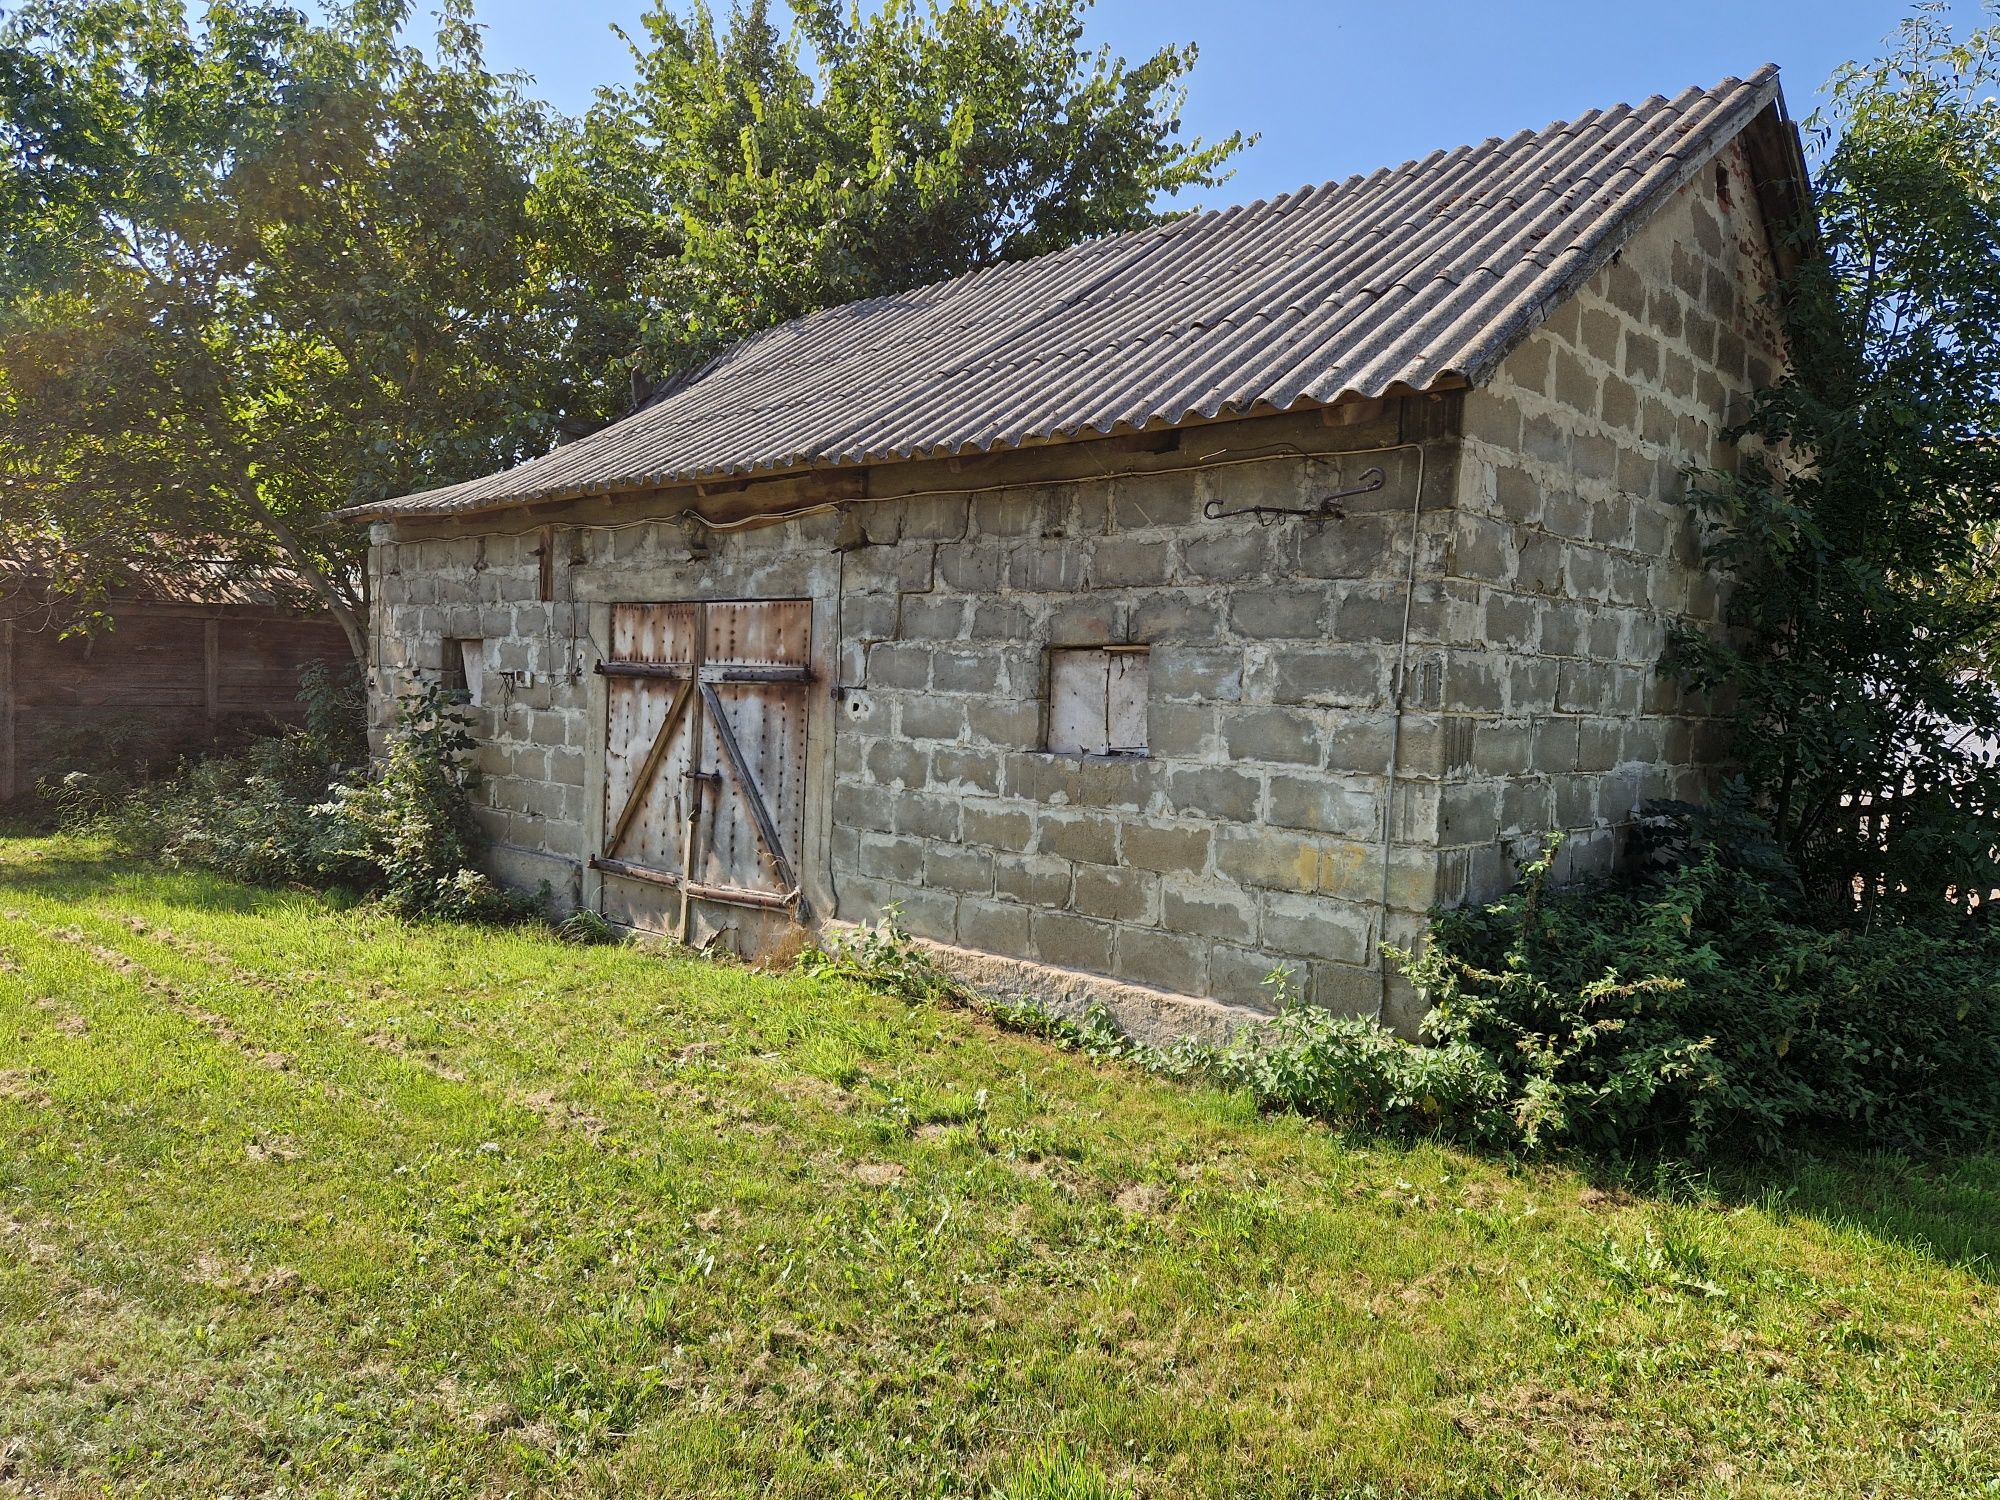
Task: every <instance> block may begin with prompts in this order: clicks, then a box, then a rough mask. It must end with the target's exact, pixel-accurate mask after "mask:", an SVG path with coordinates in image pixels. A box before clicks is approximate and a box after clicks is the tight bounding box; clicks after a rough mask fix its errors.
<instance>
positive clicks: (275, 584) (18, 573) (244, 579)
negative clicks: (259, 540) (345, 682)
mask: <svg viewBox="0 0 2000 1500" xmlns="http://www.w3.org/2000/svg"><path fill="white" fill-rule="evenodd" d="M49 573H50V564H49V561H48V559H47V558H46V557H43V556H40V555H39V554H35V553H29V554H27V555H19V554H17V555H13V556H0V602H4V601H5V599H6V598H7V597H8V596H10V595H12V596H27V597H29V598H32V599H35V600H38V601H39V600H43V599H44V596H45V595H48V594H49V590H48V584H47V579H48V576H49ZM50 597H52V598H55V599H58V600H59V599H60V598H61V597H62V591H61V590H60V589H58V590H56V591H55V592H54V594H53V595H51V596H50ZM113 597H114V598H116V599H122V600H126V601H129V602H132V603H146V604H188V605H198V606H203V607H208V608H213V607H216V606H244V607H250V608H257V609H283V610H295V611H297V610H307V611H317V610H319V609H321V608H323V607H324V606H323V605H322V604H321V603H320V600H319V598H318V596H317V595H315V594H314V593H313V591H312V589H311V587H310V586H309V585H307V583H306V582H305V580H304V579H302V578H300V577H299V575H298V574H297V573H296V572H294V571H293V570H292V569H290V568H287V567H282V566H278V565H256V566H246V565H244V564H242V563H238V562H234V561H232V560H230V559H228V558H225V557H184V558H174V559H171V560H167V559H158V558H155V559H148V560H144V561H139V562H135V563H134V564H132V566H131V568H130V569H129V570H128V572H127V576H126V578H125V580H124V581H123V582H121V583H120V584H119V586H118V587H117V589H116V590H115V591H114V596H113Z"/></svg>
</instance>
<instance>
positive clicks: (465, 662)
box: [438, 640, 486, 708]
mask: <svg viewBox="0 0 2000 1500" xmlns="http://www.w3.org/2000/svg"><path fill="white" fill-rule="evenodd" d="M485 677H486V642H484V641H480V640H459V641H446V642H445V643H444V662H443V666H442V669H441V670H440V671H439V673H438V681H439V683H440V684H441V685H442V686H443V687H444V689H445V690H446V691H447V692H458V693H463V694H465V696H466V700H467V701H468V702H469V703H471V705H472V706H473V707H474V708H478V707H480V706H481V705H482V704H483V703H484V702H485Z"/></svg>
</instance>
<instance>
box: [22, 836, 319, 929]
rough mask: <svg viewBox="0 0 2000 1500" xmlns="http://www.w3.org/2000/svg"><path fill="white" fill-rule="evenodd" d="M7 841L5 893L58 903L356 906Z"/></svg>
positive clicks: (261, 908) (253, 909) (235, 909)
mask: <svg viewBox="0 0 2000 1500" xmlns="http://www.w3.org/2000/svg"><path fill="white" fill-rule="evenodd" d="M6 836H7V835H6V834H5V832H4V831H0V891H18V892H21V893H23V894H27V895H35V896H41V897H45V898H48V899H51V900H58V901H64V900H80V899H85V898H95V899H104V898H106V897H112V898H115V897H117V896H120V895H129V896H133V897H142V898H143V899H145V900H147V901H150V902H155V903H158V904H160V905H164V906H171V907H177V908H180V909H182V910H188V911H207V912H227V913H229V914H231V915H234V916H257V915H259V914H261V913H264V912H269V911H276V910H277V909H279V908H281V907H285V906H289V905H290V904H292V903H294V902H296V901H297V900H298V899H299V897H300V896H301V895H310V896H311V897H312V898H313V899H315V900H320V901H324V902H325V903H326V904H327V906H328V907H329V908H331V909H339V908H342V907H345V906H349V905H352V904H353V901H354V897H353V896H352V895H351V894H349V893H346V892H339V891H335V892H325V891H310V892H308V891H305V890H303V889H297V890H283V889H275V888H269V887H260V886H250V885H243V884H240V883H238V882H237V881H234V880H228V879H225V878H223V877H221V876H217V875H209V874H204V873H202V872H200V871H196V870H171V869H165V868H161V867H158V866H153V867H144V866H141V865H139V864H137V863H135V861H134V859H133V857H132V856H131V855H129V854H122V853H120V852H118V851H116V850H113V849H111V848H109V847H105V846H101V845H96V844H91V843H87V842H82V841H78V842H70V841H67V840H64V841H59V842H55V843H53V844H44V845H43V847H42V848H40V849H37V850H36V851H35V852H34V853H32V854H30V855H28V856H27V857H26V858H21V857H18V856H16V855H13V854H12V852H11V851H9V850H8V849H7V848H6V845H5V843H4V840H5V838H6Z"/></svg>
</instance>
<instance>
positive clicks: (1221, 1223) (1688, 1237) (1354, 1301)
mask: <svg viewBox="0 0 2000 1500" xmlns="http://www.w3.org/2000/svg"><path fill="white" fill-rule="evenodd" d="M0 1046H4V1052H0V1492H4V1493H21V1494H34V1495H71V1494H74V1495H83V1494H91V1495H96V1494H100V1493H107V1492H108V1493H114V1494H148V1495H163V1496H187V1495H209V1494H229V1495H237V1496H244V1495H262V1494H314V1495H319V1494H334V1495H365V1496H377V1495H410V1496H446V1495H479V1496H485V1495H495V1496H497V1495H506V1494H517V1495H518V1494H531V1493H560V1494H562V1495H566V1496H568V1495H606V1496H609V1495H618V1496H632V1495H732V1496H733V1495H742V1496H750V1495H757V1496H808V1495H809V1496H829V1497H850V1496H876V1495H881V1496H903V1495H941V1496H945V1495H964V1496H990V1495H1002V1496H1009V1497H1031V1496H1040V1497H1084V1496H1091V1497H1097V1496H1119V1495H1132V1496H1175V1497H1178V1496H1210V1495H1212V1496H1231V1497H1242V1496H1260V1495H1272V1496H1276V1495H1296V1496H1305V1495H1318V1496H1351V1497H1361V1496H1401V1495H1465V1496H1505V1495H1571V1494H1576V1495H1716V1496H1722V1495H1731V1496H1735V1495H1826V1496H1835V1495H1838V1496H1849V1495H1860V1494H1868V1495H1882V1496H1940V1497H1943V1496H1950V1497H1954V1500H1957V1497H1965V1496H1977V1495H2000V1353H1997V1352H1996V1351H2000V1291H1997V1290H1996V1286H1995V1273H1996V1266H2000V1163H1996V1161H1995V1160H1994V1159H1992V1158H1979V1159H1971V1160H1962V1161H1957V1162H1950V1163H1934V1164H1929V1165H1920V1164H1913V1163H1908V1162H1903V1161H1898V1160H1893V1159H1887V1158H1879V1159H1867V1160H1859V1161H1846V1162H1838V1163H1833V1162H1811V1161H1805V1160H1801V1161H1798V1162H1793V1163H1790V1164H1788V1165H1785V1166H1783V1167H1778V1168H1772V1169H1769V1170H1767V1171H1765V1172H1763V1174H1762V1175H1760V1176H1757V1177H1754V1178H1745V1179H1733V1180H1731V1181H1729V1182H1724V1183H1720V1184H1717V1183H1707V1184H1699V1183H1688V1184H1681V1185H1679V1187H1678V1190H1677V1191H1672V1192H1652V1193H1640V1192H1633V1191H1630V1190H1629V1189H1628V1190H1620V1189H1618V1188H1617V1187H1613V1186H1607V1185H1606V1184H1605V1183H1604V1182H1602V1181H1599V1182H1596V1183H1593V1182H1592V1181H1590V1180H1588V1179H1587V1178H1586V1177H1584V1176H1582V1175H1579V1174H1578V1173H1576V1172H1574V1171H1571V1170H1568V1169H1563V1168H1557V1167H1535V1168H1523V1169H1511V1170H1510V1169H1509V1168H1508V1167H1506V1166H1505V1165H1504V1164H1499V1163H1495V1162H1492V1161H1488V1160H1482V1159H1478V1158H1475V1157H1471V1156H1468V1155H1464V1154H1461V1153H1459V1152H1456V1151H1453V1150H1448V1149H1444V1148H1441V1147H1438V1146H1434V1145H1417V1146H1404V1145H1397V1144H1393V1143H1387V1142H1382V1141H1370V1140H1364V1139H1354V1138H1344V1137H1342V1136H1340V1135H1338V1134H1336V1133H1333V1132H1329V1131H1328V1130H1326V1129H1325V1128H1323V1127H1320V1126H1316V1125H1313V1124H1311V1123H1307V1122H1303V1121H1299V1120H1293V1119H1283V1118H1261V1117H1259V1116H1258V1115H1257V1114H1256V1112H1255V1111H1254V1110H1253V1109H1252V1108H1251V1107H1250V1105H1249V1104H1248V1103H1247V1102H1246V1101H1245V1100H1244V1099H1243V1098H1241V1097H1237V1096H1233V1095H1229V1094H1223V1093H1217V1092H1212V1091H1203V1090H1197V1089H1189V1088H1182V1087H1179V1086H1174V1085H1169V1084H1162V1083H1157V1082H1151V1081H1147V1080H1144V1079H1142V1078H1140V1077H1138V1076H1135V1075H1133V1074H1132V1073H1130V1072H1128V1071H1126V1070H1124V1069H1122V1068H1120V1067H1116V1066H1098V1065H1093V1064H1091V1063H1089V1062H1087V1061H1085V1060H1082V1059H1080V1058H1077V1057H1075V1056H1071V1055H1067V1054H1065V1053H1062V1052H1060V1051H1058V1050H1055V1049H1053V1048H1051V1047H1049V1046H1046V1045H1043V1044H1041V1043H1038V1042H1035V1041H1031V1040H1028V1039H1025V1038H1022V1037H1019V1036H1016V1035H1012V1034H1008V1033H1005V1032H1002V1031H999V1030H996V1029H994V1028H993V1027H992V1026H990V1025H988V1024H987V1023H985V1022H983V1021H982V1020H980V1019H978V1018H976V1017H974V1016H971V1015H968V1014H964V1013H960V1012H955V1011H948V1010H939V1009H934V1008H922V1007H911V1006H909V1005H906V1004H904V1003H902V1002H899V1001H895V1000H891V999H886V998H882V997H879V996H874V995H870V994H867V993H863V992H860V991H858V990H856V989H854V988H852V987H849V986H846V985H844V984H841V983H837V982H832V981H824V980H820V981H814V980H807V979H803V978H799V977H794V976H782V975H780V976H772V975H763V974H757V973H753V972H750V971H747V970H744V969H740V968H735V967H728V966H723V965H719V964H712V963H706V962H702V961H697V960H689V959H680V958H672V957H666V956H661V955H656V954H648V953H644V952H640V951H638V950H635V949H631V948H618V949H614V948H598V949H582V948H573V947H565V946H562V945H560V944H558V943H555V942H553V941H551V940H549V939H547V938H545V937H542V936H538V935H534V934H529V933H495V932H486V931H475V930H467V929H462V928H455V927H447V926H408V925H404V924H402V923H399V922H397V921H394V920H392V919H390V918H388V917H386V916H384V915H383V914H382V913H380V912H379V911H375V910H372V909H368V908H357V909H351V910H340V909H337V908H335V907H334V906H331V905H329V904H327V903H326V902H324V901H321V900H319V899H316V898H313V897H309V896H305V895H296V894H282V893H271V892H257V891H251V890H247V889H245V888H243V887H240V886H236V885H232V884H229V883H227V882H224V881H219V880H214V879H209V878H206V877H202V876H198V875H191V874H179V873H170V872H161V871H158V870H149V869H141V868H136V867H134V866H132V865H130V864H123V863H119V862H117V861H116V860H114V859H112V858H111V857H109V856H108V855H107V854H106V853H105V852H104V851H102V850H101V849H97V848H95V847H93V846H90V845H87V844H79V843H74V842H65V841H51V840H27V839H15V840H9V841H4V842H0Z"/></svg>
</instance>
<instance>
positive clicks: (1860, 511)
mask: <svg viewBox="0 0 2000 1500" xmlns="http://www.w3.org/2000/svg"><path fill="white" fill-rule="evenodd" d="M1996 81H2000V38H1996V35H1995V33H1994V31H1992V30H1978V31H1975V32H1973V33H1972V34H1971V35H1970V36H1968V37H1965V38H1963V39H1960V38H1958V37H1957V36H1955V35H1954V33H1953V32H1952V30H1951V28H1950V26H1949V24H1948V22H1947V20H1946V18H1945V17H1944V16H1943V14H1942V13H1941V12H1940V11H1939V10H1938V9H1936V8H1933V7H1924V8H1922V9H1920V10H1919V11H1918V13H1917V14H1916V15H1915V16H1913V17H1912V18H1911V19H1910V20H1909V21H1907V22H1906V23H1905V24H1904V26H1903V28H1902V30H1901V32H1900V35H1899V39H1898V42H1897V45H1896V47H1895V49H1894V50H1893V51H1892V52H1891V53H1890V55H1888V56H1887V57H1885V58H1884V59H1883V60H1881V61H1879V62H1876V63H1873V64H1869V65H1865V66H1863V65H1849V66H1848V67H1847V68H1845V69H1844V70H1842V72H1841V73H1839V74H1838V75H1837V76H1836V78H1835V80H1834V82H1833V85H1832V89H1831V96H1832V97H1831V104H1830V107H1829V109H1828V110H1827V112H1826V113H1825V114H1824V115H1823V116H1820V117H1816V118H1815V119H1814V120H1813V121H1811V122H1809V126H1810V128H1811V129H1812V130H1813V131H1814V141H1815V144H1816V146H1817V149H1818V154H1819V156H1820V166H1819V168H1818V171H1817V174H1816V178H1817V180H1816V183H1815V197H1816V202H1817V208H1818V224H1817V227H1816V238H1813V239H1810V240H1809V242H1808V243H1807V244H1806V245H1805V246H1804V249H1805V251H1806V253H1805V255H1804V257H1803V261H1802V265H1801V268H1800V270H1799V271H1798V272H1797V274H1796V275H1794V276H1793V277H1792V278H1790V281H1789V284H1788V285H1787V287H1786V288H1785V301H1784V311H1785V314H1786V320H1787V327H1788V332H1789V336H1790V340H1791V348H1792V356H1793V365H1792V370H1791V372H1790V374H1789V375H1788V376H1787V377H1786V378H1785V379H1783V380H1782V381H1781V382H1780V383H1779V384H1778V385H1777V386H1776V387H1775V388H1773V389H1771V390H1768V391H1765V392H1763V393H1761V395H1760V396H1759V398H1758V401H1757V404H1756V407H1755V411H1754V413H1753V414H1752V416H1751V417H1750V419H1749V421H1748V422H1747V424H1746V426H1745V428H1744V434H1745V435H1746V436H1747V437H1748V438H1749V439H1751V440H1752V442H1751V443H1750V444H1749V445H1747V447H1748V451H1749V453H1750V454H1751V455H1752V456H1751V457H1749V458H1747V459H1746V460H1745V461H1744V462H1743V464H1742V465H1741V466H1740V468H1739V470H1738V472H1737V473H1735V474H1734V475H1729V476H1724V475H1712V476H1709V478H1708V481H1707V484H1706V485H1705V495H1704V499H1705V501H1706V504H1707V505H1708V507H1709V510H1710V513H1711V515H1712V517H1713V519H1714V520H1715V522H1716V523H1717V526H1718V528H1719V529H1718V531H1717V532H1716V534H1715V540H1714V544H1713V552H1714V555H1715V556H1716V557H1717V558H1718V559H1719V560H1720V561H1721V562H1722V563H1724V564H1725V565H1726V566H1727V567H1728V568H1729V569H1731V570H1732V571H1733V572H1734V573H1735V574H1736V576H1737V578H1738V580H1739V586H1738V587H1737V588H1736V589H1735V590H1734V593H1733V606H1732V609H1733V613H1732V618H1731V620H1730V626H1731V629H1730V631H1729V632H1728V633H1727V634H1725V635H1723V636H1721V637H1718V638H1714V639H1698V638H1693V637H1684V638H1682V639H1681V640H1680V641H1679V642H1678V644H1677V648H1676V652H1675V654H1674V656H1673V658H1672V660H1673V661H1674V663H1675V664H1676V665H1677V666H1679V667H1680V668H1681V669H1682V670H1683V671H1685V672H1686V673H1688V675H1689V676H1691V677H1692V678H1693V679H1694V680H1695V681H1696V682H1698V683H1700V684H1703V685H1708V686H1717V685H1727V687H1728V688H1729V689H1730V691H1731V692H1732V693H1733V694H1734V698H1735V703H1736V712H1737V715H1738V722H1739V728H1740V731H1741V732H1740V733H1739V735H1738V736H1737V750H1738V755H1739V757H1740V761H1741V764H1742V767H1743V770H1744V773H1745V776H1746V778H1747V781H1748V783H1749V785H1750V787H1751V789H1752V790H1753V791H1754V792H1755V793H1757V794H1758V795H1759V796H1760V798H1761V799H1762V801H1763V803H1764V804H1765V806H1766V807H1767V809H1768V811H1769V813H1770V815H1771V817H1772V819H1773V821H1774V823H1775V827H1776V830H1777V834H1778V837H1779V840H1780V842H1781V844H1782V845H1783V847H1784V850H1785V853H1786V854H1787V855H1788V856H1789V858H1790V859H1791V861H1792V862H1793V863H1794V864H1796V865H1797V867H1798V868H1799V870H1800V871H1801V873H1802V874H1803V876H1804V877H1805V879H1806V881H1807V884H1808V887H1809V889H1810V891H1811V892H1812V893H1813V895H1814V896H1815V897H1816V898H1817V899H1818V900H1820V901H1821V902H1823V903H1827V904H1828V905H1830V906H1831V907H1832V908H1833V909H1835V910H1849V911H1851V910H1853V909H1854V908H1855V906H1856V904H1857V902H1858V904H1859V906H1860V907H1861V908H1863V909H1865V910H1867V911H1874V910H1876V909H1878V908H1881V907H1883V906H1885V905H1886V906H1890V907H1896V908H1899V909H1902V910H1904V911H1906V912H1908V911H1911V910H1917V909H1923V908H1930V909H1933V910H1935V909H1936V908H1937V907H1938V905H1939V903H1940V900H1941V898H1943V897H1945V896H1946V895H1947V893H1951V894H1954V895H1957V896H1963V895H1965V894H1966V893H1979V892H1985V891H1988V890H1992V889H1994V888H1995V887H1996V886H2000V868H1996V846H2000V763H1996V761H1997V760H2000V683H1996V679H1995V677H1994V675H1993V671H1994V667H1995V666H1996V661H1995V653H1996V648H2000V586H1996V585H2000V550H1996V549H1997V548H2000V233H1996V230H2000V219H1996V212H2000V105H1996V101H1995V97H1994V94H1995V85H1996Z"/></svg>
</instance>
